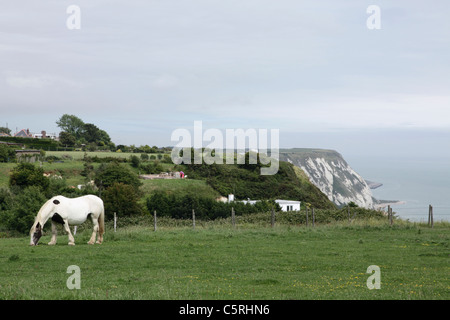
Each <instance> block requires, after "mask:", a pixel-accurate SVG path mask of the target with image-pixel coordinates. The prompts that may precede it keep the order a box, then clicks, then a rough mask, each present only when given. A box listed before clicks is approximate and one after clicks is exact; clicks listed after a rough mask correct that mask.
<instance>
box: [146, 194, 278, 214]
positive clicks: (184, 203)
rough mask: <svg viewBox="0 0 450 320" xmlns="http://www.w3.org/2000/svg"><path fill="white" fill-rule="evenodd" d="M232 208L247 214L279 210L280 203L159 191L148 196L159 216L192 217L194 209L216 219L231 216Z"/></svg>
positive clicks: (151, 210) (152, 208)
mask: <svg viewBox="0 0 450 320" xmlns="http://www.w3.org/2000/svg"><path fill="white" fill-rule="evenodd" d="M231 208H234V211H235V213H236V215H245V214H250V213H256V212H265V211H270V210H271V209H272V208H275V210H279V209H280V208H279V206H278V204H276V203H275V202H273V201H259V202H257V203H256V204H255V205H251V204H245V203H243V202H232V203H224V202H218V201H216V200H215V199H212V198H208V197H202V196H198V195H183V196H176V195H175V194H166V193H164V192H160V191H157V192H155V193H153V194H152V195H151V196H150V197H148V198H147V209H148V211H149V212H150V213H153V211H154V210H156V212H157V215H158V216H163V217H171V218H175V219H190V218H191V217H192V209H194V210H195V217H196V218H199V219H204V220H214V219H218V218H226V217H229V216H231Z"/></svg>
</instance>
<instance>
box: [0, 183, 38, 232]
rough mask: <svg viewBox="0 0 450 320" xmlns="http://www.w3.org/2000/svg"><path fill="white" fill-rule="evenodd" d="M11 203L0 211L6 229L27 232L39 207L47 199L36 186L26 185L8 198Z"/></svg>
mask: <svg viewBox="0 0 450 320" xmlns="http://www.w3.org/2000/svg"><path fill="white" fill-rule="evenodd" d="M8 201H10V203H11V205H10V206H9V208H8V209H7V210H3V211H0V220H1V222H2V224H3V225H4V226H5V227H6V228H7V229H8V230H15V231H18V232H20V233H28V231H29V230H30V228H31V226H32V225H33V222H34V218H35V217H36V215H37V213H38V212H39V209H40V208H41V207H42V205H43V204H44V203H45V202H46V201H47V198H46V197H45V195H44V194H43V192H42V190H41V189H40V188H39V187H37V186H31V187H27V188H25V189H23V190H21V192H20V193H18V194H16V195H13V196H12V197H10V198H9V200H8Z"/></svg>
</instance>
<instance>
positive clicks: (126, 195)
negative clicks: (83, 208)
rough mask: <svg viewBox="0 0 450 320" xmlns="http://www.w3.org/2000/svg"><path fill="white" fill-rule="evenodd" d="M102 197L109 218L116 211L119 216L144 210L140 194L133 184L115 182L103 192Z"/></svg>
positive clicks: (140, 212)
mask: <svg viewBox="0 0 450 320" xmlns="http://www.w3.org/2000/svg"><path fill="white" fill-rule="evenodd" d="M102 198H103V201H104V204H105V213H106V217H107V218H111V217H112V216H113V214H114V212H116V213H117V215H118V216H119V217H120V216H122V217H123V216H130V215H137V214H142V212H143V208H142V206H141V205H140V204H139V202H138V201H139V194H138V193H137V192H136V190H135V189H134V188H133V186H131V185H127V184H123V183H120V182H119V183H117V182H115V183H113V184H112V185H111V186H110V187H108V188H107V189H106V190H105V191H104V192H103V195H102Z"/></svg>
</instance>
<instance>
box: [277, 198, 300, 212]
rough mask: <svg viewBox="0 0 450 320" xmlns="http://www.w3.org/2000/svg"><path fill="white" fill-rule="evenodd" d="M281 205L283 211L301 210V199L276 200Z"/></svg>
mask: <svg viewBox="0 0 450 320" xmlns="http://www.w3.org/2000/svg"><path fill="white" fill-rule="evenodd" d="M275 202H276V203H278V205H279V206H280V207H281V211H300V201H294V200H275Z"/></svg>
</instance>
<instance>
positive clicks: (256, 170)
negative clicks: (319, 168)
mask: <svg viewBox="0 0 450 320" xmlns="http://www.w3.org/2000/svg"><path fill="white" fill-rule="evenodd" d="M184 168H185V172H186V173H187V174H188V176H189V177H190V178H194V179H203V180H205V181H206V182H207V183H208V184H209V185H210V186H211V187H212V188H213V189H214V190H216V191H217V192H218V193H220V194H221V195H228V194H230V193H232V194H234V195H235V197H236V198H237V199H247V198H250V199H254V200H258V199H285V200H300V201H303V202H307V203H310V204H311V205H312V206H314V207H316V208H335V206H334V204H333V203H332V202H331V201H329V200H328V198H327V197H326V196H325V195H324V194H323V193H322V192H321V191H320V190H319V189H318V188H317V187H316V186H314V185H313V184H312V183H311V182H310V181H309V179H308V178H307V176H306V174H305V173H304V172H303V171H302V170H301V169H300V168H295V167H294V166H293V165H292V164H290V163H288V162H283V161H280V162H279V170H278V172H277V174H275V175H261V174H260V167H259V166H258V165H237V164H232V165H205V164H203V165H185V166H184Z"/></svg>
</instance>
